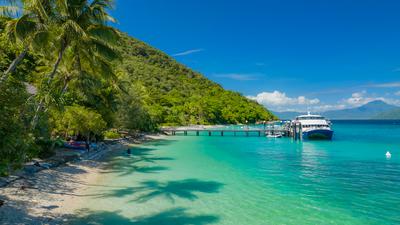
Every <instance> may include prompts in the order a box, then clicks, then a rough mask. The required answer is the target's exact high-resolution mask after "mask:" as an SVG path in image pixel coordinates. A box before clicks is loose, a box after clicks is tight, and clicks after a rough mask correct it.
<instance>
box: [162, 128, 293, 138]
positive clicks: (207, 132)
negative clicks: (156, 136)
mask: <svg viewBox="0 0 400 225" xmlns="http://www.w3.org/2000/svg"><path fill="white" fill-rule="evenodd" d="M161 131H162V132H164V133H166V134H168V135H184V136H188V135H193V136H194V135H195V136H200V135H201V134H203V135H202V136H215V135H217V136H224V135H225V134H228V136H246V137H249V136H258V137H263V136H266V134H267V133H270V134H278V133H280V134H283V135H284V136H285V135H286V134H288V132H287V130H285V129H174V128H164V129H161ZM229 134H230V135H229Z"/></svg>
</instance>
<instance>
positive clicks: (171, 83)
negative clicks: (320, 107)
mask: <svg viewBox="0 0 400 225" xmlns="http://www.w3.org/2000/svg"><path fill="white" fill-rule="evenodd" d="M122 43H123V44H122V45H121V47H119V50H121V51H122V57H123V63H122V66H119V67H118V68H119V69H121V68H122V69H123V71H124V74H125V76H124V77H123V78H122V79H121V80H123V81H127V82H128V83H131V84H132V85H133V89H134V90H133V92H136V94H138V93H140V94H142V96H141V100H142V104H143V107H144V113H147V114H148V116H149V117H150V118H151V120H152V121H154V122H155V123H156V124H165V125H187V124H236V123H245V122H246V120H247V121H248V122H251V123H253V122H256V121H261V120H271V119H275V117H274V116H273V115H272V114H271V113H270V112H269V111H267V110H266V109H265V108H264V107H263V106H261V105H259V104H258V103H256V102H255V101H252V100H249V99H247V98H245V97H243V96H242V95H241V94H239V93H236V92H232V91H226V90H224V89H223V88H222V87H221V86H220V85H218V84H216V83H214V82H212V81H210V80H208V79H206V78H205V77H204V76H202V75H201V74H199V73H196V72H194V71H192V70H190V69H188V68H187V67H185V66H184V65H182V64H179V63H178V62H176V61H175V60H174V59H172V58H171V57H169V56H167V55H166V54H164V53H162V52H161V51H159V50H156V49H154V48H152V47H150V46H148V45H146V44H144V43H143V42H141V41H138V40H136V39H134V38H131V37H128V36H127V35H123V38H122ZM128 98H129V97H128ZM145 117H146V116H145Z"/></svg>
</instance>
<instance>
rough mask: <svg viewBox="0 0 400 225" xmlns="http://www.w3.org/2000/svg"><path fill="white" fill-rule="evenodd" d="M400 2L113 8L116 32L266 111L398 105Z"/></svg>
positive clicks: (135, 3)
mask: <svg viewBox="0 0 400 225" xmlns="http://www.w3.org/2000/svg"><path fill="white" fill-rule="evenodd" d="M399 11H400V1H385V0H380V1H378V0H376V1H372V0H362V1H361V0H360V1H356V0H352V1H348V0H330V1H328V0H314V1H311V0H308V1H307V0H304V1H298V0H291V1H289V0H246V1H244V0H243V1H239V0H236V1H235V0H231V1H228V0H202V1H188V0H168V1H167V0H117V2H116V8H115V11H114V12H112V13H113V15H114V16H115V17H116V18H117V20H118V24H117V25H116V26H117V27H118V28H120V29H121V30H123V31H125V32H127V33H129V34H130V35H132V36H134V37H136V38H138V39H140V40H142V41H145V42H147V43H149V44H150V45H152V46H154V47H156V48H158V49H160V50H162V51H164V52H166V53H167V54H169V55H171V56H173V57H174V58H175V59H176V60H178V61H179V62H181V63H183V64H185V65H187V66H188V67H190V68H192V69H194V70H196V71H198V72H200V73H202V74H204V75H205V76H207V77H208V78H209V79H211V80H213V81H216V82H218V83H219V84H221V85H222V86H223V87H225V88H227V89H230V90H235V91H238V92H240V93H242V94H243V95H245V96H249V97H251V98H253V99H256V100H258V101H259V102H260V103H262V104H264V105H266V106H267V107H268V108H271V109H273V110H279V111H283V110H308V109H309V110H312V111H323V110H327V109H340V108H348V107H355V106H359V105H361V104H364V103H366V102H368V101H372V100H376V99H381V100H384V101H386V102H388V103H391V104H397V105H400V13H399Z"/></svg>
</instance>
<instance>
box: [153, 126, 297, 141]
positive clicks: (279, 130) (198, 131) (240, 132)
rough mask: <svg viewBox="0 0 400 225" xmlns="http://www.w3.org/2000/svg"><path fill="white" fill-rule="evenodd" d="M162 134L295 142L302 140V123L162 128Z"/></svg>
mask: <svg viewBox="0 0 400 225" xmlns="http://www.w3.org/2000/svg"><path fill="white" fill-rule="evenodd" d="M161 131H162V132H164V133H165V134H167V135H183V136H188V135H192V136H194V135H195V136H224V135H225V134H227V136H247V137H248V136H258V137H263V136H267V135H276V134H280V135H282V136H287V137H292V138H293V139H295V140H302V136H303V135H302V133H303V132H302V126H301V124H300V123H287V124H286V125H282V126H278V127H275V126H269V127H268V126H267V127H265V128H264V129H257V128H247V129H246V128H245V129H237V128H236V129H235V128H220V129H218V128H212V129H211V128H210V129H207V128H173V127H168V128H162V129H161Z"/></svg>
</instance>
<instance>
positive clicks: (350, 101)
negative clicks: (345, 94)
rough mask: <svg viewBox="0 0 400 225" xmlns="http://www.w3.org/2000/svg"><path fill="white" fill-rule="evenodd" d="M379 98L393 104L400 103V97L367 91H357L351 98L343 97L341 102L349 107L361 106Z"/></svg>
mask: <svg viewBox="0 0 400 225" xmlns="http://www.w3.org/2000/svg"><path fill="white" fill-rule="evenodd" d="M377 100H381V101H384V102H386V103H388V104H392V105H400V100H398V99H392V98H384V97H375V96H369V95H368V93H367V91H361V92H355V93H353V94H352V95H351V97H350V98H347V99H343V100H342V101H341V102H342V103H343V104H345V105H347V106H348V107H359V106H362V105H365V104H367V103H368V102H372V101H377Z"/></svg>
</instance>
